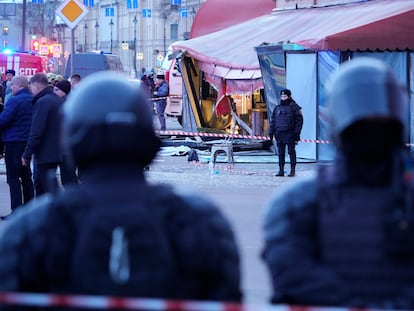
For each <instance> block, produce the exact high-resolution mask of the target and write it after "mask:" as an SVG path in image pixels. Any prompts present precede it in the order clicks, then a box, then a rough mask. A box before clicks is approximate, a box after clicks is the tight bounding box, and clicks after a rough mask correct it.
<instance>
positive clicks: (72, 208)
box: [0, 74, 241, 302]
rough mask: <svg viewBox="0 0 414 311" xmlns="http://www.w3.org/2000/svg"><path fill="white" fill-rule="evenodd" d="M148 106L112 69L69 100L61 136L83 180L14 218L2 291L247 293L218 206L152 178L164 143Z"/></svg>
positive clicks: (5, 233) (6, 239) (203, 296)
mask: <svg viewBox="0 0 414 311" xmlns="http://www.w3.org/2000/svg"><path fill="white" fill-rule="evenodd" d="M114 89H116V90H117V92H113V90H114ZM148 107H149V105H148V103H147V97H146V96H145V93H144V92H143V91H142V90H141V91H139V90H138V91H137V89H136V88H135V86H134V85H132V84H130V83H129V82H127V81H125V80H123V78H122V77H120V76H117V75H116V76H112V75H111V74H106V75H102V74H96V75H92V76H90V77H88V78H87V79H85V81H84V82H82V84H81V85H80V86H79V89H77V90H76V92H74V93H73V94H71V96H70V97H68V99H67V101H66V103H65V106H64V126H63V135H64V138H65V141H66V144H67V146H68V147H69V149H70V151H71V153H72V154H73V157H74V160H75V163H76V164H77V165H78V166H79V167H80V169H81V170H82V184H81V185H73V186H71V187H68V188H66V189H65V190H64V191H63V192H62V193H58V194H49V195H46V196H43V197H40V198H39V199H37V200H36V201H34V202H33V204H32V206H28V208H25V209H22V211H21V212H20V211H19V212H18V213H17V212H16V215H13V217H10V220H8V222H7V223H6V224H5V225H4V228H2V229H3V230H2V233H1V235H0V257H1V258H2V260H1V261H0V291H17V292H18V291H29V292H49V293H54V292H56V293H72V294H101V295H120V296H134V297H152V298H157V297H158V298H168V299H178V300H183V299H189V300H190V299H191V300H218V301H235V302H239V301H240V300H241V291H240V262H239V254H238V248H237V245H236V243H235V238H234V235H233V232H232V229H231V227H230V225H229V223H228V222H227V220H226V219H225V218H224V217H223V215H222V214H221V213H220V211H219V210H218V209H217V208H216V206H215V205H213V204H212V203H211V202H210V201H208V200H206V199H204V198H200V197H197V196H194V195H186V194H177V193H175V191H173V190H172V189H170V188H169V187H166V186H155V185H150V184H148V183H147V182H146V180H145V176H144V173H143V168H144V167H145V166H146V165H148V164H149V163H150V162H151V161H152V159H153V158H154V156H155V154H156V152H157V151H158V149H159V146H160V141H159V138H158V137H157V136H156V135H155V132H154V130H153V127H152V117H151V113H150V111H149V109H148Z"/></svg>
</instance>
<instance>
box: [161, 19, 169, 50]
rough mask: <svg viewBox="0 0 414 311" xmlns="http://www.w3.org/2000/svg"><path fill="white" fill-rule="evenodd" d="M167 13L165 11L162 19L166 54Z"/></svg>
mask: <svg viewBox="0 0 414 311" xmlns="http://www.w3.org/2000/svg"><path fill="white" fill-rule="evenodd" d="M167 18H168V16H167V13H165V12H164V14H163V15H162V19H163V21H164V55H165V53H167V29H166V27H167Z"/></svg>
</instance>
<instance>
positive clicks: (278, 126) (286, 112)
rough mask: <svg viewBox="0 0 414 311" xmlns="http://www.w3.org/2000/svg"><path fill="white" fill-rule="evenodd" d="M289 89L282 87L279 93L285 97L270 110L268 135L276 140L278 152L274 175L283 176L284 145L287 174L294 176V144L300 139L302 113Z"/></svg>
mask: <svg viewBox="0 0 414 311" xmlns="http://www.w3.org/2000/svg"><path fill="white" fill-rule="evenodd" d="M291 94H292V93H291V91H290V90H288V89H284V90H282V91H280V95H281V96H282V95H286V96H287V99H281V100H280V104H279V105H277V106H276V107H275V108H274V109H273V112H272V117H271V118H270V124H269V136H270V139H273V136H274V137H275V139H276V142H277V149H278V154H279V172H278V173H277V174H276V176H284V175H285V173H284V167H285V155H286V146H287V148H288V154H289V159H290V173H289V176H295V167H296V150H295V146H296V144H297V142H298V141H299V140H300V132H301V130H302V126H303V115H302V111H301V109H302V108H301V107H300V106H299V105H298V104H297V103H296V102H295V101H294V100H293V99H292V97H291Z"/></svg>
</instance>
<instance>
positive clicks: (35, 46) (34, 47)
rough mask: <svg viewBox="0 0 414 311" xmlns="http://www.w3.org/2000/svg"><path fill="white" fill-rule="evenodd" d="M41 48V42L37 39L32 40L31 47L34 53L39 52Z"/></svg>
mask: <svg viewBox="0 0 414 311" xmlns="http://www.w3.org/2000/svg"><path fill="white" fill-rule="evenodd" d="M39 46H40V42H39V40H36V39H33V40H31V42H30V47H31V49H32V51H36V52H39Z"/></svg>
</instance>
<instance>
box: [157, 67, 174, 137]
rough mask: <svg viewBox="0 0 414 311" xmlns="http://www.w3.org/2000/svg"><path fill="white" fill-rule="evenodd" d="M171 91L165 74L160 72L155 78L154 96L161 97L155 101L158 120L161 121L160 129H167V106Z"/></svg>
mask: <svg viewBox="0 0 414 311" xmlns="http://www.w3.org/2000/svg"><path fill="white" fill-rule="evenodd" d="M169 93H170V87H169V86H168V82H167V80H165V76H164V75H163V74H158V75H157V79H156V80H155V88H154V98H159V99H157V100H156V101H155V108H156V111H157V116H158V120H159V121H160V130H161V131H165V130H166V125H165V124H166V123H165V108H166V107H167V96H168V94H169Z"/></svg>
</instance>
